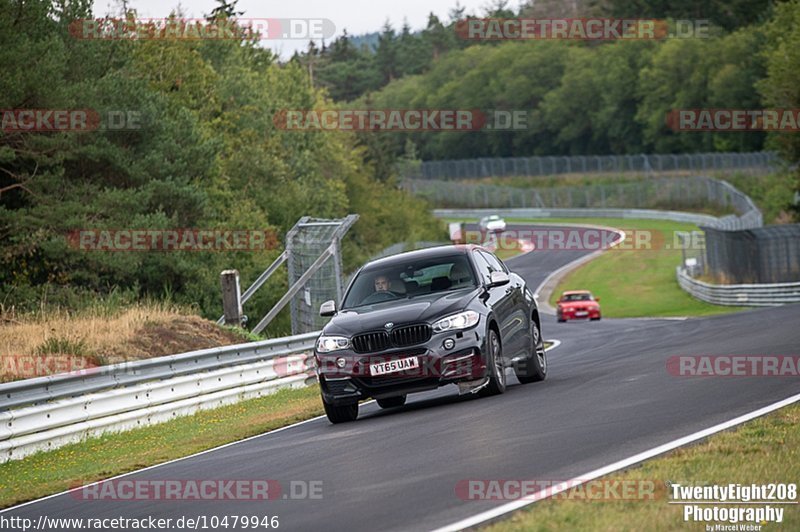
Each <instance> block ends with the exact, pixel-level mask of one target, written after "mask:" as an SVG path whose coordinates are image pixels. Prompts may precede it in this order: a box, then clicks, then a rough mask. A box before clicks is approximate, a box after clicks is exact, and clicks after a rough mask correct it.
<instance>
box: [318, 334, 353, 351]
mask: <svg viewBox="0 0 800 532" xmlns="http://www.w3.org/2000/svg"><path fill="white" fill-rule="evenodd" d="M348 347H350V339H349V338H345V337H344V336H320V337H319V340H317V351H319V352H320V353H330V352H331V351H341V350H342V349H347V348H348Z"/></svg>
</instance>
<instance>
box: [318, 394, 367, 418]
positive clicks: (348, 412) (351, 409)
mask: <svg viewBox="0 0 800 532" xmlns="http://www.w3.org/2000/svg"><path fill="white" fill-rule="evenodd" d="M322 404H323V405H324V406H325V415H326V416H328V421H330V422H331V423H346V422H348V421H355V420H356V418H357V417H358V403H353V404H352V405H343V406H336V405H332V404H328V403H326V402H325V400H324V399H323V401H322Z"/></svg>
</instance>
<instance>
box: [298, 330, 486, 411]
mask: <svg viewBox="0 0 800 532" xmlns="http://www.w3.org/2000/svg"><path fill="white" fill-rule="evenodd" d="M477 331H478V328H477V327H474V328H472V329H468V330H466V331H461V332H460V333H457V332H456V333H440V334H434V335H433V336H432V337H431V339H430V340H429V341H428V342H426V343H425V344H421V345H416V346H413V347H407V348H393V349H391V350H387V351H383V352H381V353H376V354H358V353H355V352H353V351H336V352H333V353H325V354H321V353H318V352H316V351H315V352H314V357H315V359H316V366H317V368H316V372H317V377H318V379H319V385H320V390H321V393H322V397H323V399H324V401H325V402H326V403H328V404H333V405H345V404H352V403H355V402H358V401H360V400H362V399H368V398H375V399H383V398H388V397H396V396H400V395H406V394H409V393H416V392H422V391H426V390H433V389H436V388H438V387H440V386H444V385H446V384H452V383H460V382H469V381H476V380H479V379H483V378H484V377H485V376H486V375H487V369H486V360H485V357H484V352H485V351H484V343H485V338H484V337H483V335H481V334H479V333H478V332H477ZM447 339H452V340H453V341H454V346H453V347H452V348H450V349H446V348H445V347H444V341H445V340H447ZM410 357H416V358H417V361H418V367H416V368H410V369H406V370H402V371H399V372H394V373H388V374H385V375H372V372H371V368H370V366H371V365H372V364H377V363H383V362H391V361H397V360H401V359H405V358H410ZM338 359H343V360H344V363H345V366H344V367H343V368H339V367H338V366H337V364H336V362H337V360H338Z"/></svg>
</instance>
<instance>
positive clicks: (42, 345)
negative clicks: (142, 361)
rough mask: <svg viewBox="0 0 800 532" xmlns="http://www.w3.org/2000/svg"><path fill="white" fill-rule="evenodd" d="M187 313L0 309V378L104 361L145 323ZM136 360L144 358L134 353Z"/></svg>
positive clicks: (160, 308)
mask: <svg viewBox="0 0 800 532" xmlns="http://www.w3.org/2000/svg"><path fill="white" fill-rule="evenodd" d="M189 317H191V312H189V311H188V310H187V309H184V308H181V307H177V306H175V305H170V304H165V303H157V302H148V303H136V304H134V305H132V306H129V307H127V308H108V307H104V306H101V305H97V306H94V307H90V308H88V309H85V310H81V311H79V312H70V311H67V310H62V309H52V308H51V309H48V310H47V311H44V310H42V311H40V312H37V313H35V314H27V315H17V314H16V313H14V312H13V311H8V310H6V309H2V312H0V380H14V379H17V378H29V377H33V376H40V374H51V373H58V372H61V371H64V370H66V371H71V370H72V369H81V368H80V365H81V364H84V365H86V366H87V367H91V366H97V365H102V364H105V363H108V362H110V361H112V362H113V361H117V360H111V359H112V358H113V359H119V356H118V354H119V352H120V349H124V346H126V345H130V344H134V343H135V342H136V340H137V337H139V336H140V335H141V334H142V331H144V330H145V329H147V328H148V327H150V328H152V327H154V326H159V325H160V326H168V325H169V324H172V323H175V322H176V321H179V320H186V319H187V318H189ZM195 319H198V320H199V318H195ZM134 358H142V356H141V353H138V354H137V356H135V357H134Z"/></svg>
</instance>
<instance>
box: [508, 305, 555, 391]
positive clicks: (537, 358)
mask: <svg viewBox="0 0 800 532" xmlns="http://www.w3.org/2000/svg"><path fill="white" fill-rule="evenodd" d="M531 343H532V344H533V352H532V353H531V354H530V355H528V358H526V359H525V360H524V361H522V363H521V364H519V365H515V366H514V373H515V374H516V375H517V379H518V380H519V382H521V383H522V384H528V383H529V382H539V381H543V380H544V379H545V378H546V377H547V351H545V349H544V339H543V338H542V333H541V331H540V330H539V326H538V325H536V321H534V320H531Z"/></svg>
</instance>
